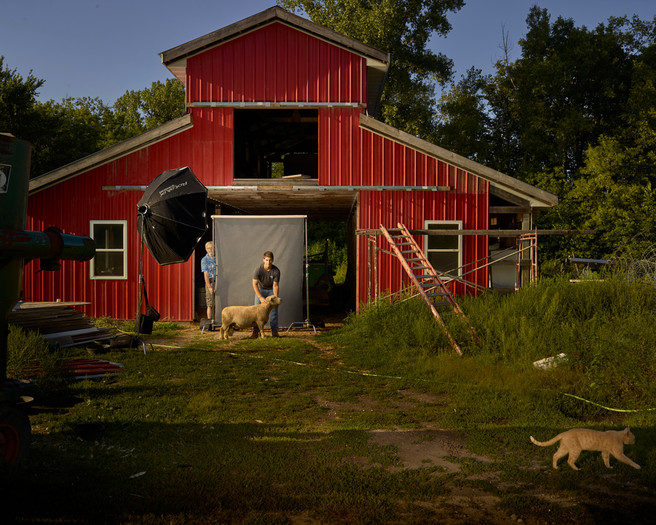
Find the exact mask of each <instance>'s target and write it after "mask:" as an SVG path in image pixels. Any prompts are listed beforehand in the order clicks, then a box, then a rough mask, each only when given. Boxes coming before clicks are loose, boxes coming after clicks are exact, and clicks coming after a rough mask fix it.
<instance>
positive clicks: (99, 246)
mask: <svg viewBox="0 0 656 525" xmlns="http://www.w3.org/2000/svg"><path fill="white" fill-rule="evenodd" d="M90 225H91V226H90V229H91V238H92V239H93V240H94V241H96V256H95V257H94V258H93V259H91V278H92V279H127V278H128V249H127V246H128V242H127V231H128V221H91V222H90Z"/></svg>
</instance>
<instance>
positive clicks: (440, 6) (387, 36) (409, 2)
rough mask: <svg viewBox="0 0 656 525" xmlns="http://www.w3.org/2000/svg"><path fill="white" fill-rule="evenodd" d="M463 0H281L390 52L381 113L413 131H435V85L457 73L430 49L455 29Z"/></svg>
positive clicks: (390, 121) (424, 133) (315, 19)
mask: <svg viewBox="0 0 656 525" xmlns="http://www.w3.org/2000/svg"><path fill="white" fill-rule="evenodd" d="M464 3H465V2H464V0H378V1H376V2H372V1H369V0H282V1H279V2H278V4H280V5H281V6H283V7H285V8H287V9H292V10H296V11H304V12H305V13H307V15H308V16H309V17H310V19H311V20H312V21H313V22H316V23H317V24H320V25H322V26H325V27H328V28H330V29H333V30H335V31H337V32H339V33H342V34H344V35H347V36H350V37H351V38H355V39H356V40H360V41H361V42H364V43H365V44H368V45H371V46H373V47H375V48H377V49H380V50H383V51H387V52H389V53H390V55H391V65H390V69H389V73H388V78H387V81H386V83H385V87H384V91H383V95H382V98H381V109H380V114H379V118H380V119H381V120H383V121H384V122H386V123H388V124H390V125H392V126H394V127H397V128H399V129H402V130H404V131H407V132H408V133H411V134H413V135H416V136H419V137H422V138H429V137H431V136H432V135H434V133H435V129H436V128H435V113H436V104H435V88H436V86H437V85H438V84H444V83H446V82H447V81H448V80H449V79H450V78H451V76H452V61H451V60H450V59H449V58H447V57H446V56H445V55H443V54H441V53H439V54H436V53H434V52H433V51H431V50H430V49H429V48H428V42H429V40H430V38H431V37H433V36H445V35H446V34H447V33H448V32H449V31H450V29H451V25H450V24H449V21H448V20H447V14H448V13H449V12H450V11H454V12H455V11H458V10H460V9H461V8H462V6H463V5H464Z"/></svg>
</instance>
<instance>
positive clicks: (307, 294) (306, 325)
mask: <svg viewBox="0 0 656 525" xmlns="http://www.w3.org/2000/svg"><path fill="white" fill-rule="evenodd" d="M303 226H304V234H305V321H294V322H293V323H290V325H289V326H288V327H287V331H286V332H285V333H288V332H289V331H290V330H291V329H292V328H293V327H294V326H295V325H299V326H301V327H303V328H312V329H313V330H314V335H317V328H316V327H315V326H314V325H313V324H312V322H311V321H310V271H309V267H310V263H309V261H308V239H307V237H308V235H307V231H308V228H307V217H306V218H305V220H304V222H303Z"/></svg>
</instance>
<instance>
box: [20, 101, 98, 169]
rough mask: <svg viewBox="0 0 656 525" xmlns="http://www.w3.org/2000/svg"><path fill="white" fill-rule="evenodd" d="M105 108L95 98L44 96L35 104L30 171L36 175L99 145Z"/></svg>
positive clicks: (78, 156)
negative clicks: (45, 100) (35, 128)
mask: <svg viewBox="0 0 656 525" xmlns="http://www.w3.org/2000/svg"><path fill="white" fill-rule="evenodd" d="M107 112H108V108H107V107H106V106H105V105H104V104H103V102H102V100H100V99H99V98H88V97H82V98H66V99H63V100H62V101H61V102H55V101H54V100H48V101H47V102H45V103H39V104H38V106H37V118H36V120H35V122H38V124H39V128H40V130H39V132H38V133H35V134H34V135H33V136H32V138H31V141H32V145H33V153H32V173H33V175H40V174H43V173H47V172H48V171H51V170H54V169H56V168H59V167H61V166H64V165H65V164H68V163H70V162H73V161H76V160H78V159H81V158H82V157H86V156H87V155H90V154H91V153H94V152H95V151H98V150H99V149H102V147H103V146H102V145H103V141H104V137H105V128H104V124H105V120H106V118H107Z"/></svg>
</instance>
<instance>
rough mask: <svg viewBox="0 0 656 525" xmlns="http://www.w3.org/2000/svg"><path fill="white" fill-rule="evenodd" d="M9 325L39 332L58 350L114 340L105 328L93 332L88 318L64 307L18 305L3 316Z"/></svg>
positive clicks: (62, 305) (68, 306)
mask: <svg viewBox="0 0 656 525" xmlns="http://www.w3.org/2000/svg"><path fill="white" fill-rule="evenodd" d="M7 321H8V322H9V324H11V325H15V326H18V327H20V328H22V329H23V330H26V331H33V332H39V333H40V334H41V335H42V336H43V337H44V338H46V339H48V340H49V341H53V342H55V343H58V344H59V346H60V347H68V346H83V345H84V344H86V343H90V342H93V341H102V340H105V339H110V338H111V337H113V336H114V332H113V331H111V330H109V329H107V328H96V327H95V326H93V324H92V323H91V320H90V319H89V318H88V317H85V316H84V314H83V313H82V312H79V311H78V310H76V309H75V308H73V307H72V306H71V305H69V304H65V303H22V304H21V303H19V307H17V308H14V310H12V311H11V312H10V313H9V315H8V316H7Z"/></svg>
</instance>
